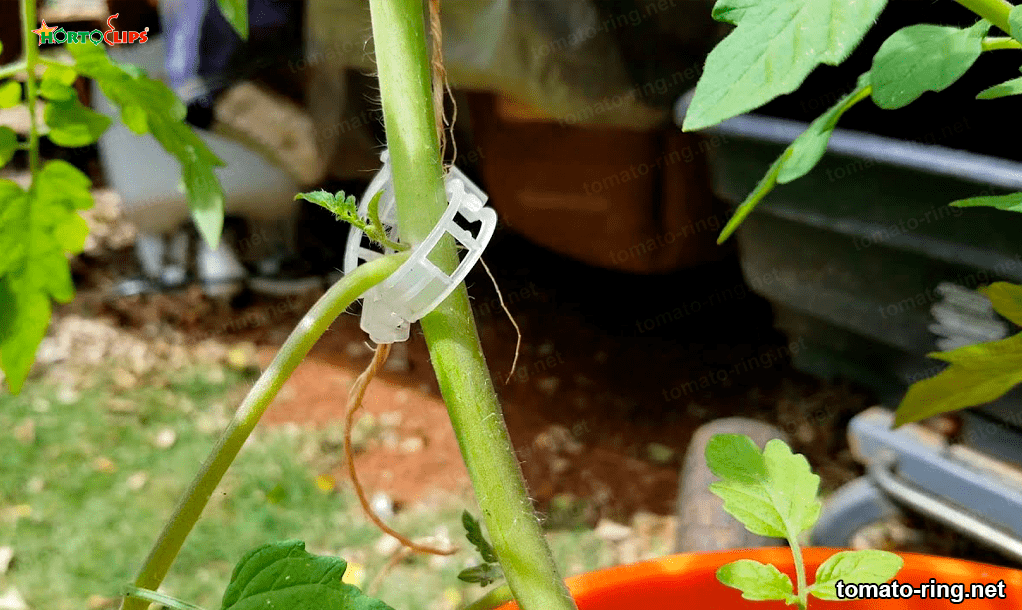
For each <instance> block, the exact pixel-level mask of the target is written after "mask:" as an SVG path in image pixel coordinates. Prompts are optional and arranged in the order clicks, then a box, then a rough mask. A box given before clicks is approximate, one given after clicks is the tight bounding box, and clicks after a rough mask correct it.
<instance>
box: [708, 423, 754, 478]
mask: <svg viewBox="0 0 1022 610" xmlns="http://www.w3.org/2000/svg"><path fill="white" fill-rule="evenodd" d="M706 464H707V465H708V466H709V467H710V472H712V473H713V474H714V476H716V477H718V478H721V479H730V480H732V481H737V482H739V483H747V484H755V483H758V482H759V481H762V480H763V479H765V478H766V477H767V470H766V462H765V461H763V454H762V453H761V452H760V450H759V447H757V446H756V443H754V442H752V439H751V438H749V437H748V436H745V435H744V434H718V435H716V436H714V437H713V438H712V439H710V442H709V443H707V444H706Z"/></svg>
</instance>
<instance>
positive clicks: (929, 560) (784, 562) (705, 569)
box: [500, 547, 1022, 610]
mask: <svg viewBox="0 0 1022 610" xmlns="http://www.w3.org/2000/svg"><path fill="white" fill-rule="evenodd" d="M837 550H838V549H819V548H812V549H805V550H804V552H803V554H804V556H805V560H806V566H807V570H806V572H807V573H806V576H807V578H808V579H809V581H810V582H812V580H813V575H814V574H815V573H816V568H817V567H818V566H819V565H820V564H821V563H822V562H823V561H825V560H826V559H827V558H828V557H830V556H831V555H832V554H834V553H836V552H837ZM901 556H902V557H903V558H904V559H905V565H904V567H903V568H902V569H901V572H899V573H898V576H897V577H896V580H897V581H898V582H899V583H909V584H912V585H913V586H918V585H919V584H921V583H926V582H930V579H931V578H933V579H936V581H937V582H938V583H950V584H953V583H964V584H965V591H966V593H968V592H969V585H970V584H971V583H983V584H987V583H994V584H996V583H997V582H998V581H1000V580H1002V579H1003V580H1004V583H1005V586H1004V592H1005V594H1006V599H966V600H965V601H964V602H963V603H962V604H954V603H952V602H951V601H950V600H934V599H919V598H912V599H885V600H857V601H836V602H828V601H822V600H818V599H816V598H810V601H809V609H810V610H813V609H819V610H824V609H826V608H842V609H843V610H865V609H867V608H868V609H870V610H915V609H919V610H923V609H925V610H933V609H950V608H968V610H993V609H995V608H996V609H997V610H1002V609H1006V608H1019V607H1020V605H1022V602H1020V600H1022V572H1020V571H1018V570H1012V569H1008V568H1001V567H997V566H991V565H986V564H982V563H973V562H969V561H961V560H958V559H947V558H944V557H934V556H930V555H917V554H913V553H903V554H902V555H901ZM736 559H755V560H756V561H761V562H763V563H772V564H774V565H776V566H777V567H778V568H780V570H781V571H782V572H784V573H786V574H788V575H789V576H790V577H791V580H792V582H795V570H794V567H793V564H792V559H791V552H790V551H789V550H788V549H787V548H784V547H774V548H761V549H753V550H743V551H723V552H715V553H688V554H683V555H671V556H668V557H661V558H659V559H654V560H652V561H644V562H641V563H636V564H632V565H626V566H618V567H614V568H609V569H606V570H600V571H598V572H590V573H588V574H582V575H580V576H575V577H572V578H569V579H568V580H567V583H568V586H569V588H570V589H571V593H572V595H573V596H574V598H575V602H576V603H577V604H578V608H579V610H633V609H649V610H675V609H677V610H683V609H684V610H696V609H710V610H780V609H781V608H794V606H785V605H784V604H783V603H782V602H752V601H748V600H744V599H742V595H741V593H740V592H739V591H737V590H735V589H731V588H729V587H725V586H724V585H722V584H720V583H719V582H717V577H716V575H715V574H716V571H717V568H719V567H720V566H722V565H724V564H725V563H728V562H731V561H734V560H736ZM517 608H518V605H517V604H515V603H509V604H505V605H504V606H501V607H500V610H516V609H517Z"/></svg>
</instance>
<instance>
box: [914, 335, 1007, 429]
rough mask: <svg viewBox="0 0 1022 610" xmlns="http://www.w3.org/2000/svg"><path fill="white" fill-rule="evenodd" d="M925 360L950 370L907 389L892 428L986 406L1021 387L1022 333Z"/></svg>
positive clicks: (935, 355) (930, 356)
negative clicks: (940, 414) (934, 416)
mask: <svg viewBox="0 0 1022 610" xmlns="http://www.w3.org/2000/svg"><path fill="white" fill-rule="evenodd" d="M927 357H929V358H936V359H938V360H944V361H946V362H950V363H951V366H950V367H948V368H947V369H945V370H943V371H941V372H940V373H939V374H938V375H936V376H935V377H930V378H929V379H923V380H922V381H917V382H916V383H914V384H912V385H911V386H910V387H909V389H908V392H906V393H905V397H904V398H902V399H901V404H899V405H898V410H897V411H896V412H895V416H894V425H895V426H900V425H902V424H907V423H911V422H914V421H919V420H921V419H926V418H927V417H931V416H933V415H937V414H939V413H947V412H949V411H957V410H959V409H967V408H969V407H975V406H978V405H982V404H986V403H988V402H991V401H993V400H995V399H997V398H1000V397H1001V396H1003V395H1004V394H1005V393H1007V392H1008V390H1010V389H1012V388H1013V387H1015V386H1016V385H1018V384H1019V383H1022V333H1019V334H1017V335H1015V336H1012V337H1008V338H1007V339H1001V340H1000V341H991V342H989V343H979V344H976V345H967V346H965V347H960V348H958V349H955V350H951V351H949V352H933V353H930V354H927Z"/></svg>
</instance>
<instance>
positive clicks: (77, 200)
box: [0, 161, 92, 393]
mask: <svg viewBox="0 0 1022 610" xmlns="http://www.w3.org/2000/svg"><path fill="white" fill-rule="evenodd" d="M34 183H35V188H34V189H32V191H29V192H26V191H24V190H22V189H21V187H19V186H18V185H17V184H15V183H13V182H11V181H9V180H4V181H0V312H3V315H0V367H3V370H4V372H5V373H6V375H7V386H8V387H9V388H10V390H11V391H12V392H15V393H17V392H19V391H21V388H22V386H23V384H24V383H25V378H26V377H27V376H28V373H29V370H30V369H31V366H32V361H33V360H34V359H35V352H36V349H37V348H38V347H39V342H40V341H42V338H43V336H44V335H45V334H46V327H47V326H48V325H49V322H50V310H51V309H50V308H51V306H50V300H51V299H53V300H55V301H58V302H65V303H66V302H68V301H70V300H71V299H72V298H74V283H73V282H72V280H71V269H70V266H69V265H68V260H67V254H68V253H74V252H79V251H81V248H82V245H83V244H84V242H85V237H86V236H87V235H88V225H87V224H86V223H85V221H84V220H83V219H82V217H81V216H79V215H78V210H79V209H84V208H87V207H89V206H91V205H92V196H91V195H90V193H89V190H88V189H89V186H90V183H89V179H88V177H86V176H85V175H84V174H82V172H80V171H79V170H77V169H76V168H75V167H74V166H72V165H71V164H69V163H67V162H66V161H49V162H47V163H46V164H45V165H43V167H42V168H41V169H40V170H39V172H38V174H37V175H36V177H35V181H34Z"/></svg>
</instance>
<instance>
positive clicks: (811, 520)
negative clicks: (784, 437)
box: [706, 434, 821, 539]
mask: <svg viewBox="0 0 1022 610" xmlns="http://www.w3.org/2000/svg"><path fill="white" fill-rule="evenodd" d="M750 445H751V447H755V445H753V444H752V441H751V440H749V439H748V437H744V436H743V435H738V434H718V435H716V436H714V437H713V438H712V439H710V442H709V443H708V444H707V447H706V463H707V465H708V466H709V467H710V471H711V472H713V473H714V474H715V475H717V476H719V477H721V479H722V480H720V481H718V482H716V483H713V484H711V485H710V491H712V492H713V493H714V494H716V495H717V496H719V497H720V498H721V499H722V500H724V510H725V511H727V513H728V514H730V515H731V516H733V517H734V518H736V519H738V520H739V521H741V522H742V523H743V524H744V525H745V527H746V529H748V530H749V531H750V532H752V533H754V534H759V535H761V536H772V537H774V538H788V539H794V538H796V537H797V536H798V535H799V534H801V533H802V532H804V531H806V530H808V529H809V528H811V527H812V526H813V524H815V523H816V520H817V519H818V518H819V516H820V509H821V505H820V502H819V500H817V498H816V494H817V491H818V489H819V486H820V477H818V476H817V475H815V474H813V472H812V470H811V469H810V468H809V462H808V461H807V460H806V458H805V457H804V456H802V455H797V454H792V452H791V449H790V448H789V447H788V446H787V445H786V444H785V443H784V442H783V441H780V440H777V439H774V440H771V441H770V442H769V443H767V445H766V448H765V449H764V450H763V453H762V469H760V466H759V464H758V462H757V461H756V460H755V457H754V456H753V455H752V454H751V452H750Z"/></svg>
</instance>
